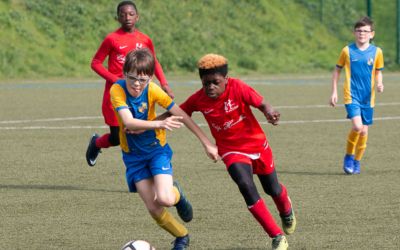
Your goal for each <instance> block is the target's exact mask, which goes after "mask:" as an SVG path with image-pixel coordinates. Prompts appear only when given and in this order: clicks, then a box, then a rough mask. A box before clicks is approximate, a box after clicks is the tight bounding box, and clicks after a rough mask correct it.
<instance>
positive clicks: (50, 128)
mask: <svg viewBox="0 0 400 250" xmlns="http://www.w3.org/2000/svg"><path fill="white" fill-rule="evenodd" d="M96 128H105V129H106V128H108V126H64V127H50V126H29V127H0V130H45V129H47V130H57V129H96Z"/></svg>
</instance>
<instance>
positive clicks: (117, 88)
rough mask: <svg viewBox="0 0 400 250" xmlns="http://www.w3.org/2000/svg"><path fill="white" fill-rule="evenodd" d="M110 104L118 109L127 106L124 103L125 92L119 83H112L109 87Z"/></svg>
mask: <svg viewBox="0 0 400 250" xmlns="http://www.w3.org/2000/svg"><path fill="white" fill-rule="evenodd" d="M110 95H111V104H112V106H113V108H114V109H115V110H116V111H118V110H121V109H127V108H129V106H128V104H127V103H126V94H125V91H124V89H123V88H122V87H121V85H119V84H116V83H114V84H113V85H112V86H111V89H110Z"/></svg>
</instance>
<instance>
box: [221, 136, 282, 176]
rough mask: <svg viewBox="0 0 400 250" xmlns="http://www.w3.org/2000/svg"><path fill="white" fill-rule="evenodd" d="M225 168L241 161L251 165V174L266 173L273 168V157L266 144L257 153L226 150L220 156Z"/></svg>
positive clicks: (269, 172)
mask: <svg viewBox="0 0 400 250" xmlns="http://www.w3.org/2000/svg"><path fill="white" fill-rule="evenodd" d="M222 160H223V161H224V163H225V165H226V169H228V168H229V166H231V165H232V164H233V163H236V162H242V163H246V164H249V165H251V166H252V167H253V174H261V175H267V174H271V173H272V172H273V171H274V169H275V164H274V158H273V156H272V150H271V147H270V146H269V145H268V144H267V146H266V147H265V149H264V151H263V152H261V153H258V154H247V153H241V152H228V153H226V154H224V155H223V156H222Z"/></svg>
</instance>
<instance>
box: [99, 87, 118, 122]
mask: <svg viewBox="0 0 400 250" xmlns="http://www.w3.org/2000/svg"><path fill="white" fill-rule="evenodd" d="M111 86H112V83H111V84H109V83H106V86H105V88H104V94H103V104H102V105H101V111H102V112H103V117H104V122H105V123H106V124H107V125H108V126H115V127H118V126H119V124H118V119H117V116H116V114H115V112H114V108H113V106H112V104H111V96H110V89H111Z"/></svg>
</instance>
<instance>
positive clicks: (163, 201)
mask: <svg viewBox="0 0 400 250" xmlns="http://www.w3.org/2000/svg"><path fill="white" fill-rule="evenodd" d="M157 202H158V204H160V205H161V206H163V207H172V206H173V205H175V197H174V196H173V195H166V194H160V195H157Z"/></svg>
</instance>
